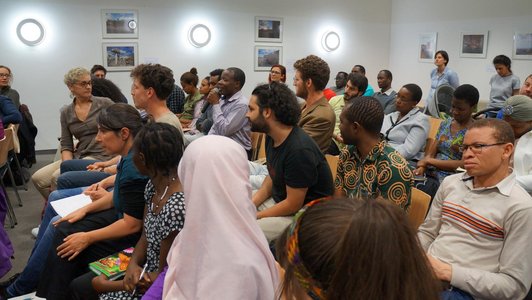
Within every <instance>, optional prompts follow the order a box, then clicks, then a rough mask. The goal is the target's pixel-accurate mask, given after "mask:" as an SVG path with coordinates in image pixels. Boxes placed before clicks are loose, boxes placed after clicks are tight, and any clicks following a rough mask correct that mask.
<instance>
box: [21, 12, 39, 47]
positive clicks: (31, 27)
mask: <svg viewBox="0 0 532 300" xmlns="http://www.w3.org/2000/svg"><path fill="white" fill-rule="evenodd" d="M17 36H18V38H19V39H20V41H21V42H23V43H24V44H26V45H28V46H35V45H37V44H39V43H40V42H42V40H43V39H44V27H43V26H42V24H41V23H39V21H37V20H35V19H24V20H22V21H20V23H18V26H17Z"/></svg>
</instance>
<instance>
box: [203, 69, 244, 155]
mask: <svg viewBox="0 0 532 300" xmlns="http://www.w3.org/2000/svg"><path fill="white" fill-rule="evenodd" d="M245 82H246V75H245V74H244V72H243V71H242V70H241V69H239V68H228V69H226V70H225V71H223V73H222V77H221V79H220V81H218V84H217V87H218V89H219V91H216V90H215V89H212V90H211V92H210V93H209V95H208V96H207V101H208V102H209V104H210V105H212V119H213V124H212V127H211V130H209V134H216V135H223V136H226V137H228V138H230V139H232V140H234V141H235V142H237V143H239V144H240V145H242V147H244V149H245V150H246V152H247V154H248V159H249V158H251V132H250V127H249V121H248V119H247V118H246V113H247V111H248V103H249V100H248V98H247V97H246V96H244V95H243V94H242V88H243V87H244V83H245Z"/></svg>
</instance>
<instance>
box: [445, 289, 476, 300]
mask: <svg viewBox="0 0 532 300" xmlns="http://www.w3.org/2000/svg"><path fill="white" fill-rule="evenodd" d="M440 299H441V300H473V297H471V295H469V293H467V292H464V291H462V290H461V289H459V288H456V287H454V286H453V287H451V288H450V289H448V290H445V291H443V292H441V294H440Z"/></svg>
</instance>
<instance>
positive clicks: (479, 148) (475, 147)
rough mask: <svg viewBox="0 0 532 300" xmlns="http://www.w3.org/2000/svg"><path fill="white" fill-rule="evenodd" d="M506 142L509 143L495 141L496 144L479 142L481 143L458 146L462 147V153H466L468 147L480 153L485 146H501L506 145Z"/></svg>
mask: <svg viewBox="0 0 532 300" xmlns="http://www.w3.org/2000/svg"><path fill="white" fill-rule="evenodd" d="M504 144H507V143H495V144H480V143H479V144H472V145H466V144H463V145H462V146H460V147H458V149H460V152H462V153H465V152H466V151H467V150H468V149H471V151H473V153H475V154H480V153H482V149H484V148H488V147H492V146H499V145H504Z"/></svg>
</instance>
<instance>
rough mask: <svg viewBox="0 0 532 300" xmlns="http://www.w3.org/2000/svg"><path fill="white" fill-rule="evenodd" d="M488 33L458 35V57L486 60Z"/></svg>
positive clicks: (463, 33)
mask: <svg viewBox="0 0 532 300" xmlns="http://www.w3.org/2000/svg"><path fill="white" fill-rule="evenodd" d="M487 52H488V31H484V32H462V33H460V57H473V58H486V54H487Z"/></svg>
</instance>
